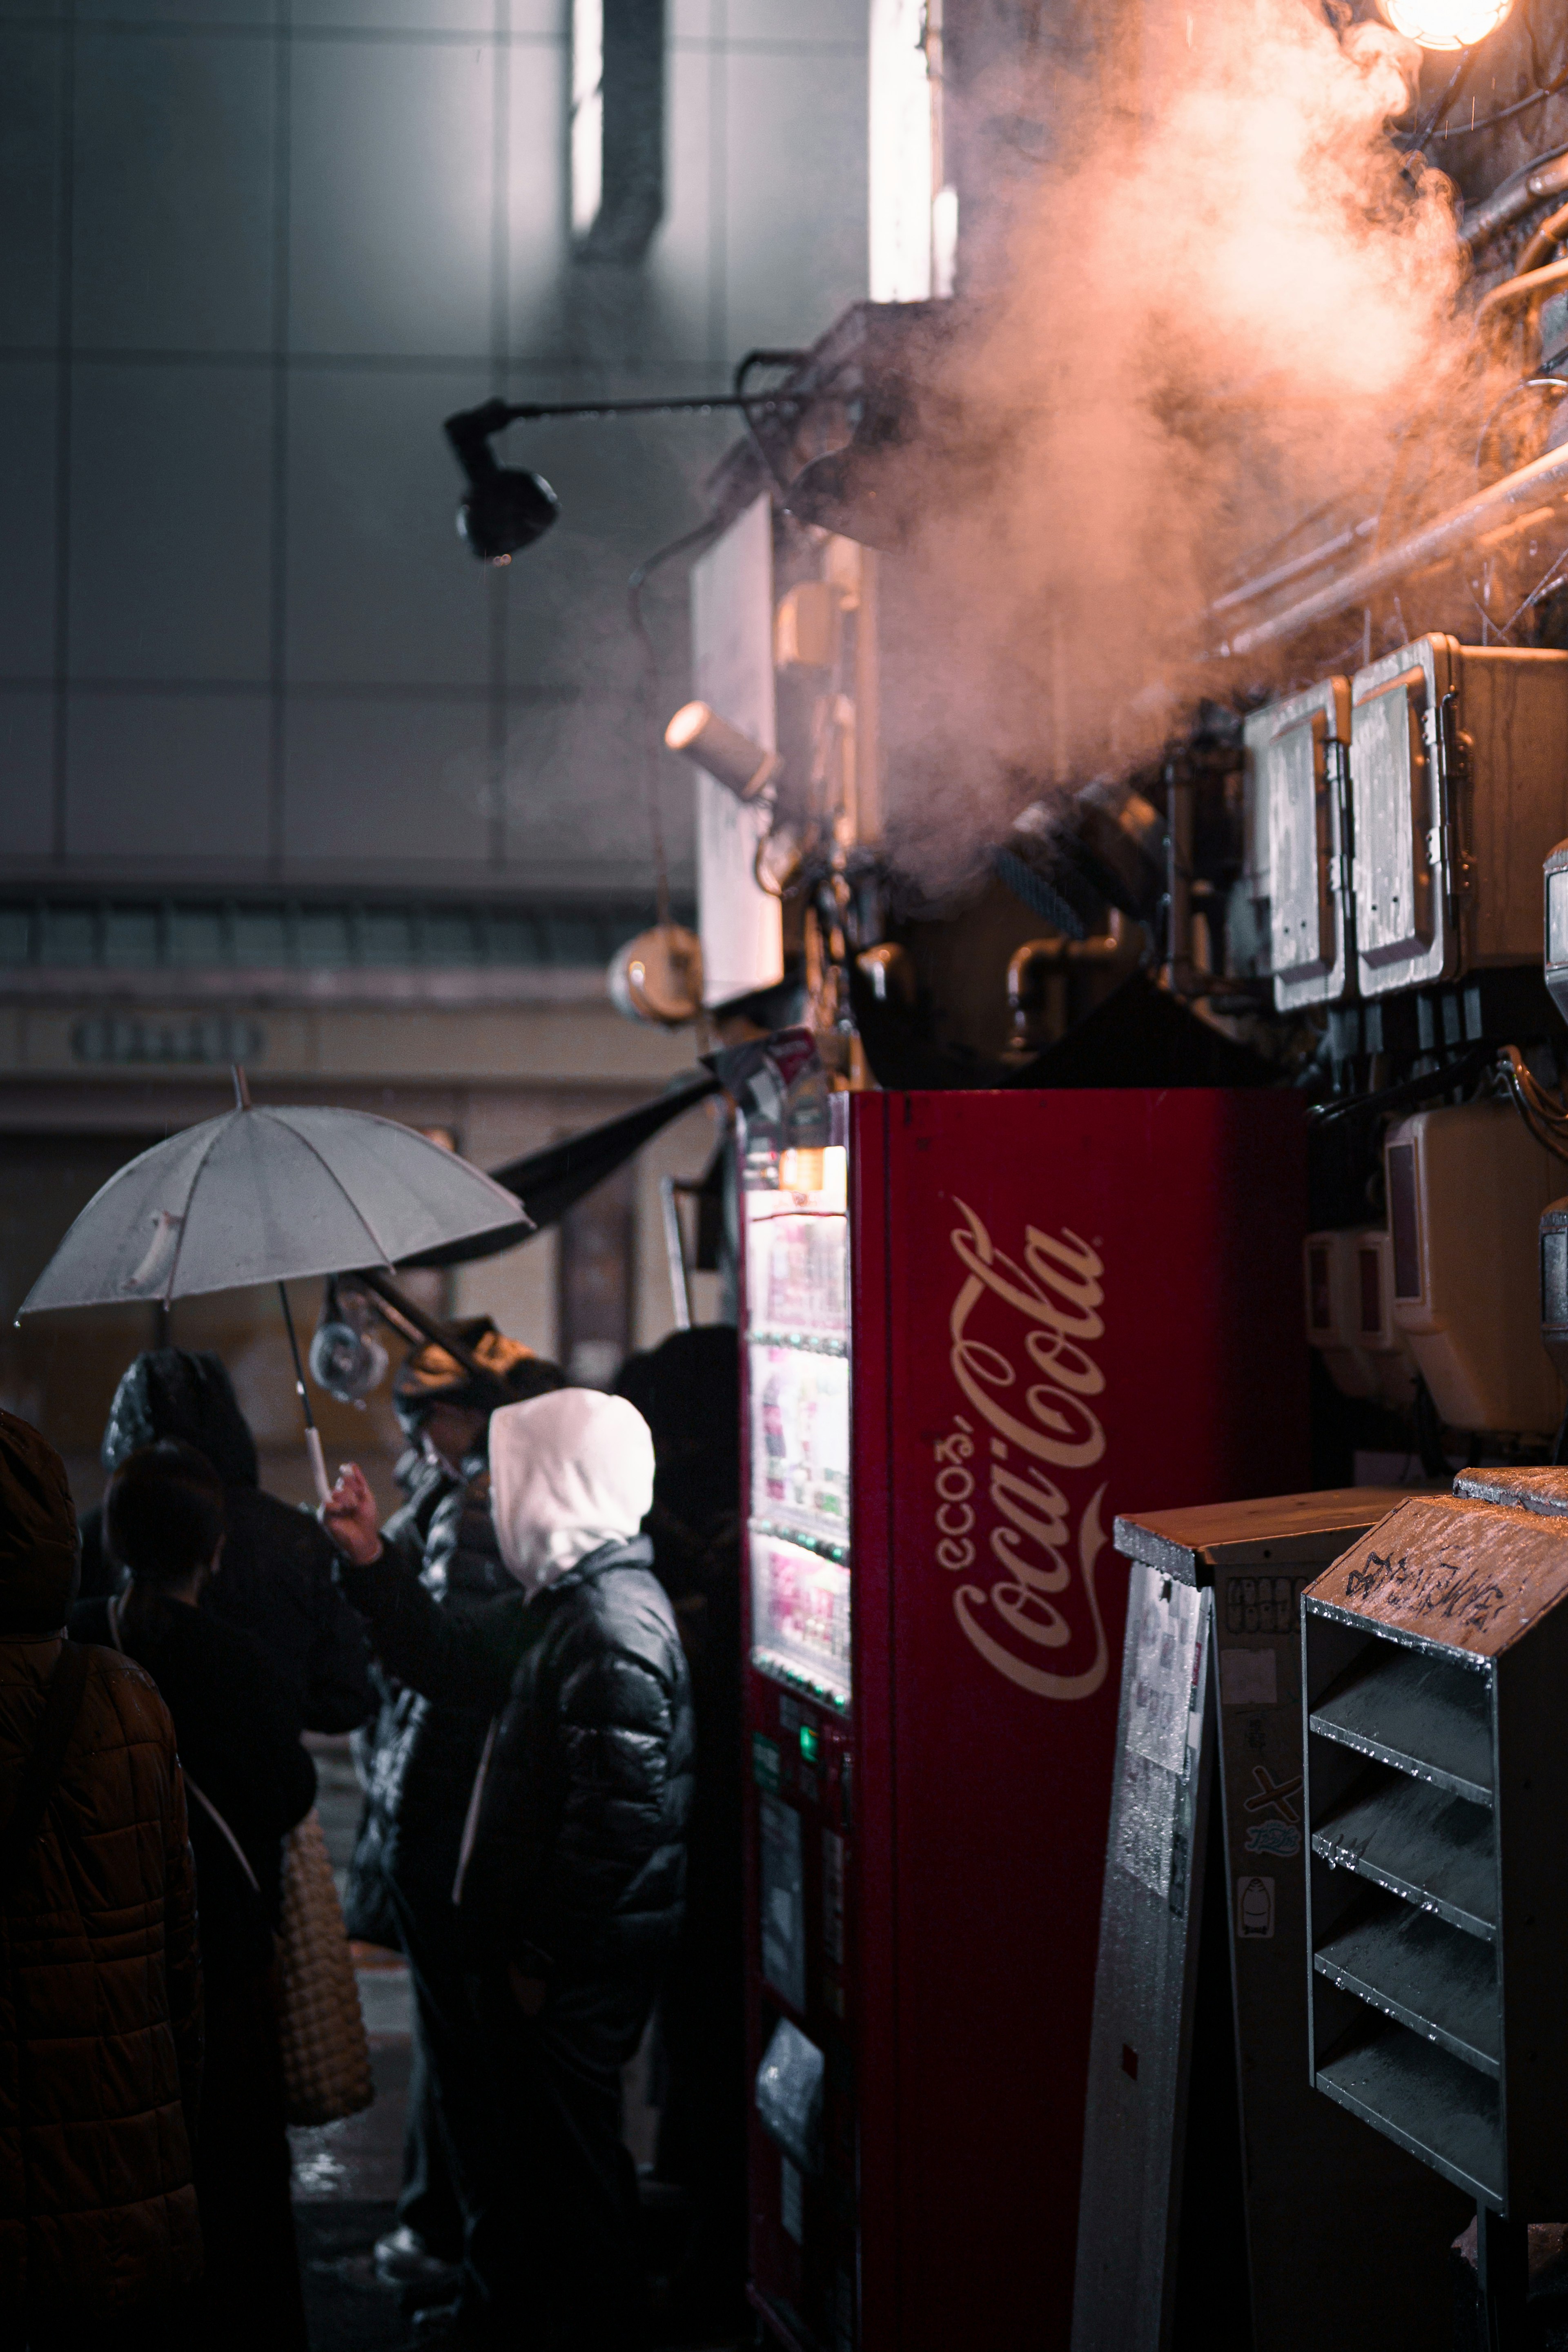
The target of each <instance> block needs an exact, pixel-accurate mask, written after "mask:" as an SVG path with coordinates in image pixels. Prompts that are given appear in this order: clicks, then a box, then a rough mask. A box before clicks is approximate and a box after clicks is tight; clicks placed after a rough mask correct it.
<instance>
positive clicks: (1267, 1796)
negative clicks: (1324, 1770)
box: [1246, 1764, 1301, 1853]
mask: <svg viewBox="0 0 1568 2352" xmlns="http://www.w3.org/2000/svg"><path fill="white" fill-rule="evenodd" d="M1252 1781H1253V1792H1252V1794H1251V1796H1249V1798H1248V1800H1247V1808H1246V1809H1247V1811H1248V1812H1249V1814H1256V1815H1257V1816H1258V1817H1259V1818H1260V1819H1261V1820H1264V1821H1281V1822H1299V1821H1300V1820H1301V1808H1300V1806H1299V1805H1298V1804H1297V1803H1296V1799H1297V1798H1298V1797H1299V1796H1300V1795H1301V1774H1300V1773H1299V1772H1293V1773H1291V1774H1289V1775H1288V1776H1287V1778H1286V1779H1284V1780H1275V1778H1274V1775H1273V1774H1272V1772H1270V1769H1269V1767H1268V1766H1267V1764H1254V1765H1253V1767H1252ZM1294 1852H1295V1847H1294V1846H1292V1847H1291V1853H1294Z"/></svg>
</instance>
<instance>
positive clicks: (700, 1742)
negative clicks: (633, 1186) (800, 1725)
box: [615, 1323, 747, 2333]
mask: <svg viewBox="0 0 1568 2352" xmlns="http://www.w3.org/2000/svg"><path fill="white" fill-rule="evenodd" d="M615 1387H616V1391H617V1392H618V1393H619V1394H620V1395H622V1396H624V1397H628V1398H630V1400H631V1402H632V1403H633V1404H634V1405H635V1406H636V1408H637V1410H638V1412H640V1413H641V1414H642V1415H643V1420H644V1421H646V1423H648V1426H649V1428H650V1429H651V1430H652V1431H653V1465H654V1466H653V1509H652V1510H651V1511H650V1512H649V1513H648V1516H647V1517H646V1518H645V1519H644V1520H643V1532H644V1533H645V1534H646V1535H648V1536H650V1537H651V1538H653V1573H654V1575H655V1576H656V1577H657V1578H658V1580H659V1581H660V1583H661V1584H662V1585H663V1586H664V1590H665V1591H666V1592H667V1593H668V1594H669V1596H670V1600H671V1601H672V1603H673V1604H674V1612H675V1622H676V1624H677V1625H678V1626H679V1627H680V1633H681V1643H682V1646H683V1647H684V1649H685V1654H686V1663H687V1664H688V1666H689V1667H690V1669H691V1678H692V1704H693V1707H694V1709H695V1715H696V1727H697V1774H696V1789H695V1795H694V1797H693V1801H692V1814H691V1822H690V1826H689V1829H688V1831H687V1837H686V1909H685V1920H684V1922H683V1925H682V1928H681V1935H680V1940H679V1942H678V1943H677V1945H676V1947H675V1949H674V1955H673V1957H672V1959H671V1963H670V1967H669V1969H668V1972H667V1973H666V1975H665V1978H664V1989H663V1991H662V1992H661V1994H660V2003H659V2018H660V2024H661V2028H662V2032H663V2039H664V2059H665V2067H666V2090H665V2095H664V2110H663V2114H662V2116H661V2118H660V2125H659V2145H658V2158H657V2167H656V2169H657V2173H658V2177H659V2178H660V2179H663V2180H666V2181H669V2182H672V2183H674V2184H677V2185H678V2186H680V2187H681V2188H683V2189H685V2191H686V2193H687V2197H688V2199H689V2200H690V2204H691V2232H690V2236H689V2239H688V2241H687V2244H686V2248H685V2256H684V2259H683V2260H682V2261H681V2263H679V2265H678V2267H677V2269H676V2270H675V2273H674V2276H673V2277H672V2279H671V2283H670V2285H671V2299H672V2309H671V2311H670V2313H669V2315H668V2318H669V2322H670V2324H671V2325H672V2326H677V2325H678V2326H682V2327H684V2328H689V2329H690V2330H691V2331H692V2332H693V2333H701V2332H703V2331H706V2330H707V2329H709V2328H714V2329H727V2328H731V2327H734V2328H737V2329H738V2327H739V2326H740V2324H741V2319H742V2315H743V2313H744V2309H745V2286H746V2116H747V2101H746V2011H745V1974H744V1965H743V1963H744V1948H745V1946H744V1933H745V1930H744V1904H743V1895H742V1874H741V1788H742V1775H741V1723H742V1691H741V1610H740V1360H739V1351H738V1340H737V1333H736V1331H735V1328H734V1326H733V1325H732V1324H728V1323H710V1324H704V1325H701V1326H699V1327H698V1328H696V1329H695V1330H691V1331H674V1332H672V1333H671V1335H670V1337H669V1338H668V1339H665V1340H664V1342H663V1343H662V1344H661V1345H660V1346H659V1347H657V1348H653V1349H649V1350H648V1352H647V1353H646V1354H644V1355H640V1356H632V1358H630V1360H628V1361H627V1362H626V1363H625V1364H624V1365H623V1366H622V1370H621V1373H620V1376H619V1378H618V1379H617V1381H616V1382H615Z"/></svg>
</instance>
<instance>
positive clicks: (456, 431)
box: [445, 400, 560, 563]
mask: <svg viewBox="0 0 1568 2352" xmlns="http://www.w3.org/2000/svg"><path fill="white" fill-rule="evenodd" d="M515 415H517V410H516V409H513V408H508V407H507V404H506V402H505V401H504V400H487V401H486V403H485V405H484V406H483V408H468V409H465V410H463V411H462V412H461V414H460V415H456V416H449V417H448V418H447V420H446V427H445V430H446V437H447V439H448V440H449V441H450V442H451V444H452V446H453V448H454V449H455V452H456V454H457V462H458V464H459V465H460V466H461V467H462V468H463V477H464V479H465V481H466V483H467V485H468V494H467V496H466V498H465V499H464V500H463V503H462V505H461V506H460V507H459V508H458V509H457V535H458V537H459V539H462V540H465V541H466V542H467V544H468V545H469V546H470V547H471V548H472V549H473V551H474V552H475V554H476V556H477V557H478V559H479V561H480V562H481V563H510V562H511V560H512V558H513V556H514V555H516V554H517V551H518V550H519V549H520V548H524V547H531V546H532V545H533V543H534V541H535V540H536V539H542V538H543V537H544V535H545V533H546V531H547V530H549V527H550V525H551V524H552V523H553V522H554V521H555V520H556V519H557V517H558V516H559V513H560V500H559V499H558V498H557V497H556V494H555V492H554V491H553V490H552V489H551V488H550V486H549V483H548V482H547V481H546V480H545V478H544V477H543V475H542V474H528V473H524V472H522V471H521V470H520V469H519V468H518V467H515V466H499V465H497V462H496V456H495V452H494V451H493V450H492V448H491V446H490V437H491V436H492V434H496V433H499V432H500V430H501V429H502V427H503V425H509V424H510V423H511V421H512V419H513V417H514V416H515Z"/></svg>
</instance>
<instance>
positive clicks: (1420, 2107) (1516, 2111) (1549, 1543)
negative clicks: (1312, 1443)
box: [1301, 1486, 1568, 2224]
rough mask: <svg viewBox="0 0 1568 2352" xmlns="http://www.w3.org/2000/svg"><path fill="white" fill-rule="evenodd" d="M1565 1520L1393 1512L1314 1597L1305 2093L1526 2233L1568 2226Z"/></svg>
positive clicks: (1499, 1512)
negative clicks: (1528, 2227) (1563, 2220)
mask: <svg viewBox="0 0 1568 2352" xmlns="http://www.w3.org/2000/svg"><path fill="white" fill-rule="evenodd" d="M1564 1601H1568V1519H1563V1518H1561V1517H1548V1516H1546V1515H1545V1514H1544V1513H1543V1512H1542V1510H1540V1509H1532V1508H1529V1507H1525V1506H1524V1505H1523V1504H1522V1503H1521V1501H1520V1499H1519V1498H1518V1496H1517V1494H1516V1493H1513V1492H1510V1491H1508V1490H1507V1489H1506V1488H1499V1487H1496V1486H1493V1487H1489V1488H1488V1489H1487V1490H1486V1492H1485V1493H1484V1494H1483V1493H1480V1492H1476V1491H1470V1492H1468V1493H1460V1494H1458V1495H1455V1496H1420V1497H1416V1498H1413V1499H1412V1500H1410V1501H1407V1502H1406V1503H1403V1504H1401V1505H1400V1507H1398V1509H1397V1510H1396V1511H1395V1512H1394V1513H1393V1514H1392V1515H1391V1516H1390V1517H1388V1518H1386V1519H1385V1520H1383V1521H1382V1522H1381V1523H1380V1524H1379V1525H1378V1526H1377V1527H1375V1528H1373V1529H1372V1530H1371V1531H1370V1532H1369V1533H1368V1534H1367V1535H1366V1536H1365V1537H1364V1538H1362V1539H1361V1541H1360V1542H1359V1543H1357V1544H1355V1545H1354V1546H1353V1547H1352V1548H1351V1549H1350V1550H1349V1551H1348V1552H1346V1553H1345V1554H1344V1556H1343V1558H1342V1559H1339V1560H1337V1561H1336V1562H1335V1563H1334V1565H1333V1567H1332V1568H1331V1569H1330V1570H1328V1571H1327V1572H1326V1573H1325V1574H1324V1575H1322V1577H1320V1578H1319V1579H1318V1580H1317V1582H1316V1583H1315V1584H1313V1585H1312V1587H1311V1589H1310V1590H1309V1591H1307V1592H1306V1593H1305V1594H1304V1596H1303V1599H1302V1604H1301V1640H1302V1688H1303V1692H1304V1695H1305V1704H1306V1737H1305V1750H1306V1760H1305V1780H1306V1806H1307V1826H1308V1843H1309V1848H1310V1862H1309V1867H1308V1886H1307V1941H1308V1951H1309V1954H1310V1990H1311V2000H1310V2011H1311V2018H1310V2032H1311V2065H1312V2080H1313V2082H1314V2084H1316V2086H1317V2088H1318V2089H1319V2090H1320V2091H1322V2092H1323V2093H1325V2094H1326V2095H1327V2096H1328V2097H1329V2098H1331V2099H1333V2100H1335V2101H1336V2102H1337V2103H1338V2104H1339V2105H1341V2106H1343V2107H1345V2108H1347V2109H1349V2111H1350V2112H1351V2113H1352V2114H1353V2115H1355V2116H1360V2117H1362V2118H1363V2120H1364V2121H1365V2122H1366V2123H1368V2124H1371V2125H1372V2126H1374V2127H1375V2129H1376V2130H1378V2131H1380V2132H1382V2133H1383V2134H1385V2137H1388V2138H1389V2139H1392V2140H1395V2141H1396V2142H1398V2143H1399V2145H1400V2146H1401V2147H1406V2148H1407V2149H1409V2150H1410V2151H1411V2153H1412V2154H1414V2155H1416V2156H1417V2157H1419V2158H1421V2159H1422V2161H1423V2162H1424V2163H1426V2164H1427V2165H1429V2166H1430V2167H1432V2168H1433V2169H1434V2170H1435V2171H1437V2172H1439V2173H1441V2174H1442V2175H1443V2176H1444V2177H1445V2178H1446V2179H1448V2180H1450V2181H1452V2182H1453V2183H1454V2184H1455V2186H1456V2187H1458V2188H1459V2189H1464V2190H1465V2191H1466V2192H1467V2193H1468V2194H1469V2195H1470V2196H1472V2197H1474V2199H1475V2200H1476V2203H1477V2206H1478V2208H1479V2209H1480V2210H1481V2211H1482V2212H1483V2215H1485V2214H1488V2213H1490V2214H1491V2215H1495V2216H1500V2217H1504V2218H1506V2219H1507V2220H1509V2221H1514V2222H1518V2223H1521V2224H1525V2223H1528V2221H1530V2220H1531V2219H1532V2218H1533V2219H1535V2220H1545V2219H1548V2218H1552V2219H1555V2218H1556V2217H1557V2216H1559V2215H1560V2214H1562V2213H1563V2212H1568V2129H1565V2127H1564V2099H1565V2095H1568V2002H1565V2001H1564V1999H1563V1990H1564V1986H1563V1977H1564V1957H1565V1952H1568V1943H1565V1936H1568V1867H1565V1866H1564V1865H1565V1864H1568V1608H1564V1607H1563V1602H1564Z"/></svg>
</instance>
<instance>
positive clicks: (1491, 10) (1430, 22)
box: [1383, 0, 1513, 49]
mask: <svg viewBox="0 0 1568 2352" xmlns="http://www.w3.org/2000/svg"><path fill="white" fill-rule="evenodd" d="M1512 5H1513V0H1383V13H1384V15H1385V16H1386V17H1387V19H1388V21H1389V23H1390V24H1391V25H1392V26H1393V27H1394V29H1395V31H1396V33H1403V34H1404V36H1405V37H1406V40H1407V41H1417V42H1419V44H1420V46H1421V47H1422V48H1424V49H1473V48H1474V47H1475V45H1476V43H1477V42H1478V41H1484V40H1485V39H1486V37H1487V35H1488V34H1489V33H1494V32H1496V30H1497V28H1498V26H1500V24H1501V22H1502V20H1503V18H1504V17H1505V16H1507V14H1508V12H1509V10H1510V8H1511V6H1512Z"/></svg>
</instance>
